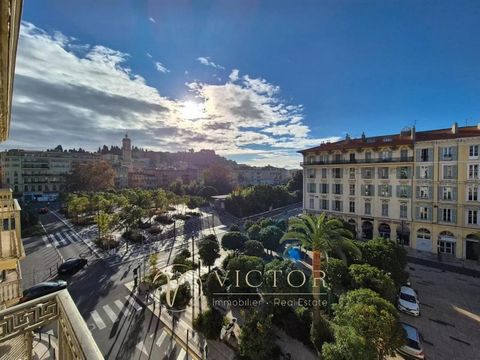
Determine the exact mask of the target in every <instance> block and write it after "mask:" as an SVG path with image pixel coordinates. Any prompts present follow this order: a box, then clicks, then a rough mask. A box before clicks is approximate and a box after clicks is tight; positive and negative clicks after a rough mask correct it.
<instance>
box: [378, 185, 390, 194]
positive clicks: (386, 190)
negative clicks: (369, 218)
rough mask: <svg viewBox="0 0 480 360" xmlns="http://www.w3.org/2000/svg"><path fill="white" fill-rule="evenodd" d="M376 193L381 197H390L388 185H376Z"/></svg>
mask: <svg viewBox="0 0 480 360" xmlns="http://www.w3.org/2000/svg"><path fill="white" fill-rule="evenodd" d="M378 193H379V195H380V196H383V197H389V196H391V195H392V194H391V191H390V185H378Z"/></svg>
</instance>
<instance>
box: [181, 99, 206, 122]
mask: <svg viewBox="0 0 480 360" xmlns="http://www.w3.org/2000/svg"><path fill="white" fill-rule="evenodd" d="M180 115H181V117H182V118H184V119H185V120H194V119H199V118H202V117H204V116H205V107H204V106H203V104H201V103H197V102H194V101H185V102H184V103H183V104H182V107H181V108H180Z"/></svg>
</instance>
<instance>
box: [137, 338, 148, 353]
mask: <svg viewBox="0 0 480 360" xmlns="http://www.w3.org/2000/svg"><path fill="white" fill-rule="evenodd" d="M136 348H137V349H138V350H140V351H141V352H142V353H143V354H144V355H147V356H148V352H147V350H146V349H145V346H144V344H143V340H140V342H139V343H138V344H137V346H136Z"/></svg>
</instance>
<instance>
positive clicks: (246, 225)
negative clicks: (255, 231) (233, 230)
mask: <svg viewBox="0 0 480 360" xmlns="http://www.w3.org/2000/svg"><path fill="white" fill-rule="evenodd" d="M253 224H255V221H253V220H246V221H245V222H244V223H243V228H244V229H245V230H248V229H249V228H250V226H252V225H253Z"/></svg>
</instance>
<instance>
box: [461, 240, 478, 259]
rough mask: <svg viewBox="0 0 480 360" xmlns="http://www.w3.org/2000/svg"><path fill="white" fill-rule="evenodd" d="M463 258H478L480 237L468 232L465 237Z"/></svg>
mask: <svg viewBox="0 0 480 360" xmlns="http://www.w3.org/2000/svg"><path fill="white" fill-rule="evenodd" d="M465 258H466V259H467V260H477V261H478V260H480V238H479V237H478V236H476V235H474V234H469V235H467V237H466V238H465Z"/></svg>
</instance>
